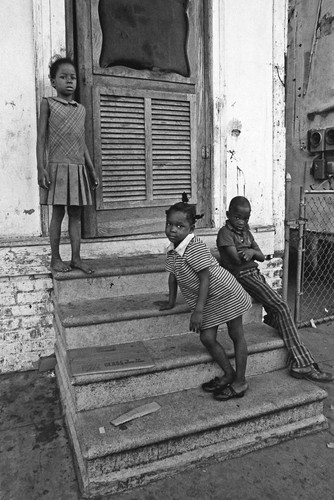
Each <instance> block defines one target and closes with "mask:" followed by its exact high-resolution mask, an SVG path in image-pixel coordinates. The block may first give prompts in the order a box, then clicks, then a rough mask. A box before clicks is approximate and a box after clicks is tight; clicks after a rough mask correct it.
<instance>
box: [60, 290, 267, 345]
mask: <svg viewBox="0 0 334 500" xmlns="http://www.w3.org/2000/svg"><path fill="white" fill-rule="evenodd" d="M167 299H168V295H167V294H164V293H146V294H141V295H132V296H127V297H115V298H102V299H93V300H82V301H73V302H68V303H66V304H59V303H58V302H57V300H56V299H55V300H54V303H55V318H56V323H57V326H58V329H59V331H60V333H61V335H62V337H63V339H64V343H65V347H66V349H74V348H78V347H89V346H96V345H99V346H103V345H110V344H117V343H124V342H131V341H135V340H144V339H148V338H157V337H165V336H169V335H177V334H180V333H186V332H188V331H189V318H190V312H189V308H188V306H187V304H186V303H185V302H184V300H183V298H182V295H181V294H179V297H178V299H177V303H176V306H175V307H174V308H173V309H170V310H168V311H159V306H158V305H156V304H155V302H157V301H166V300H167ZM261 321H262V306H261V305H260V304H256V303H253V307H252V308H251V309H250V310H249V311H247V312H246V314H245V315H244V317H243V322H244V324H248V323H259V322H261Z"/></svg>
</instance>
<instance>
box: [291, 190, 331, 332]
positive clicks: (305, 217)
mask: <svg viewBox="0 0 334 500" xmlns="http://www.w3.org/2000/svg"><path fill="white" fill-rule="evenodd" d="M299 207H300V208H299V220H298V259H297V283H296V285H297V286H296V301H295V322H296V324H297V326H298V327H301V326H307V325H310V324H311V325H312V324H316V323H322V322H325V321H329V320H333V319H334V191H303V190H301V195H300V205H299Z"/></svg>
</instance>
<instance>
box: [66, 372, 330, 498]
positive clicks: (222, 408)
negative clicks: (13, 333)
mask: <svg viewBox="0 0 334 500" xmlns="http://www.w3.org/2000/svg"><path fill="white" fill-rule="evenodd" d="M58 380H59V383H60V385H61V384H62V378H61V377H59V376H58ZM66 395H67V392H66V390H64V388H63V387H61V397H62V401H63V405H64V407H65V409H66V420H67V425H68V430H69V435H70V439H71V441H72V444H73V447H74V450H75V458H76V461H77V464H78V470H79V474H80V477H81V485H82V493H83V495H84V496H85V497H93V496H97V495H105V494H110V493H113V494H115V493H117V492H120V491H124V490H127V489H129V488H132V487H136V486H143V485H145V484H147V483H148V482H151V481H155V480H158V479H162V478H164V477H166V476H170V475H172V474H174V473H179V472H180V471H182V470H184V469H186V468H189V467H191V466H194V465H196V464H198V463H199V462H201V461H205V460H207V459H209V458H211V457H215V459H216V460H220V461H222V460H225V459H228V458H233V457H236V456H240V455H242V454H245V453H248V452H251V451H254V450H257V449H260V448H263V447H266V446H271V445H273V444H276V443H278V442H280V441H284V440H287V439H291V438H294V437H297V436H301V435H305V434H308V433H312V432H316V431H318V430H321V429H325V428H327V421H326V418H325V417H324V415H323V399H324V398H325V397H326V393H325V391H323V390H322V389H320V388H319V387H317V386H316V385H314V384H312V383H309V382H306V381H301V380H295V379H293V378H291V377H290V376H288V374H287V373H286V372H284V371H280V372H273V373H266V374H263V375H258V376H253V377H250V378H249V390H248V391H247V393H246V395H245V396H244V397H243V398H241V399H240V398H238V399H232V400H230V401H227V402H218V401H215V400H214V399H213V398H212V396H211V395H209V394H206V393H204V392H203V391H202V390H201V389H199V388H197V389H189V390H186V391H181V392H174V393H171V394H166V395H161V396H155V397H151V398H147V399H144V400H140V401H134V402H129V403H121V404H115V405H112V406H108V407H104V408H100V409H95V410H90V411H85V412H81V413H76V412H75V411H74V410H73V407H72V406H71V401H70V400H68V399H67V398H66ZM151 402H157V403H158V404H159V405H160V406H161V408H160V409H159V410H158V411H156V412H155V413H151V414H149V415H146V416H143V417H140V418H138V419H136V420H133V421H131V422H128V423H126V424H123V425H122V426H121V428H120V427H114V426H113V425H112V424H111V421H112V420H114V419H115V418H117V417H119V416H120V415H122V414H124V413H126V412H128V411H129V410H131V409H134V408H136V407H138V406H141V405H142V404H146V403H151Z"/></svg>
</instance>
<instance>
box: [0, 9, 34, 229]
mask: <svg viewBox="0 0 334 500" xmlns="http://www.w3.org/2000/svg"><path fill="white" fill-rule="evenodd" d="M30 20H31V21H30ZM0 46H1V73H2V81H1V86H0V177H1V183H0V185H1V187H0V193H1V194H0V237H2V238H4V237H6V238H7V237H11V236H25V235H37V234H39V232H40V215H39V201H38V190H37V188H36V182H37V174H36V160H35V150H34V147H33V146H32V145H34V144H35V143H36V103H35V85H34V83H35V68H34V41H33V27H32V2H31V1H29V0H24V1H23V2H22V0H2V2H1V4H0Z"/></svg>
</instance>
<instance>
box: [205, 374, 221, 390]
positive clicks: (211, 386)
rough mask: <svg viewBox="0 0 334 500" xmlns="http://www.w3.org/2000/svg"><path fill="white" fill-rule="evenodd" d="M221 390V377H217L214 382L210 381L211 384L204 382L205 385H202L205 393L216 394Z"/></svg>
mask: <svg viewBox="0 0 334 500" xmlns="http://www.w3.org/2000/svg"><path fill="white" fill-rule="evenodd" d="M219 388H220V378H219V377H215V378H213V379H212V380H209V382H204V384H202V389H203V391H205V392H215V391H216V390H217V389H219Z"/></svg>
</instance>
